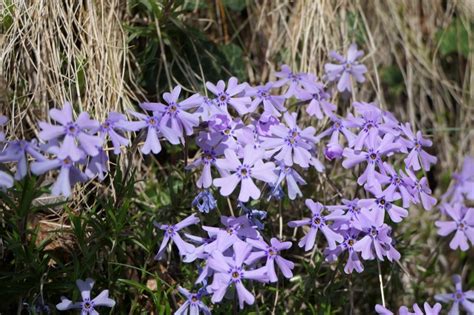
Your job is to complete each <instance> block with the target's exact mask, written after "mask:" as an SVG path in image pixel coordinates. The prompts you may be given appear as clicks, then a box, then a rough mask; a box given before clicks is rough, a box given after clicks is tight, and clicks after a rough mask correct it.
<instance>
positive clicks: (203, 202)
mask: <svg viewBox="0 0 474 315" xmlns="http://www.w3.org/2000/svg"><path fill="white" fill-rule="evenodd" d="M192 206H193V207H197V208H198V210H199V212H201V213H209V211H211V210H214V209H215V208H216V207H217V201H216V199H215V198H214V196H213V195H212V193H211V192H210V191H209V190H203V191H201V192H200V193H199V194H198V195H197V196H196V197H195V198H194V199H193V202H192Z"/></svg>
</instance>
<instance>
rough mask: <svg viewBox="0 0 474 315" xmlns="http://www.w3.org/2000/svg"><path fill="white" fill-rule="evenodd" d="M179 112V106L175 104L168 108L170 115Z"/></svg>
mask: <svg viewBox="0 0 474 315" xmlns="http://www.w3.org/2000/svg"><path fill="white" fill-rule="evenodd" d="M177 111H178V106H177V105H176V104H174V103H173V104H170V105H169V106H168V112H169V113H170V114H173V113H175V112H177Z"/></svg>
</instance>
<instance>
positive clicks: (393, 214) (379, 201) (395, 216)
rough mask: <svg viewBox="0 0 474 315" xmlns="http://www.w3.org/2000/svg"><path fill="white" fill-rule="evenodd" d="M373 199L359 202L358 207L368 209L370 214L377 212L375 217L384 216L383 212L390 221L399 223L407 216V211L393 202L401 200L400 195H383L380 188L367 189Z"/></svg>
mask: <svg viewBox="0 0 474 315" xmlns="http://www.w3.org/2000/svg"><path fill="white" fill-rule="evenodd" d="M368 190H369V191H370V192H371V193H372V194H374V195H375V198H366V199H361V200H359V205H360V206H361V207H362V208H365V209H369V210H370V211H371V212H372V213H374V212H379V213H378V214H376V215H377V216H379V215H380V216H382V217H384V216H385V212H387V213H388V216H389V217H390V219H391V220H392V221H393V222H395V223H399V222H401V221H402V219H403V218H406V217H407V216H408V211H407V210H406V209H404V208H402V207H400V206H397V205H396V204H395V203H394V201H396V200H399V199H400V198H401V196H400V194H398V193H393V194H391V195H385V194H384V193H383V192H382V190H381V189H380V188H378V187H377V186H374V187H372V188H370V189H368Z"/></svg>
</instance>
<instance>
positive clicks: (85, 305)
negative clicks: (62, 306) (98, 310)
mask: <svg viewBox="0 0 474 315" xmlns="http://www.w3.org/2000/svg"><path fill="white" fill-rule="evenodd" d="M92 310H94V302H92V301H90V300H89V299H85V300H84V302H82V311H83V312H87V313H89V312H91V311H92Z"/></svg>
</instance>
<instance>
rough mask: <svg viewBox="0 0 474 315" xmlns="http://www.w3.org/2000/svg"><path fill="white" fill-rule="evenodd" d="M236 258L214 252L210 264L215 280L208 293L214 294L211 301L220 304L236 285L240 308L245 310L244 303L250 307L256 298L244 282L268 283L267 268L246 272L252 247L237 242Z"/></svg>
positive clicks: (234, 248)
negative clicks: (246, 263) (232, 286)
mask: <svg viewBox="0 0 474 315" xmlns="http://www.w3.org/2000/svg"><path fill="white" fill-rule="evenodd" d="M233 250H234V257H233V258H230V257H224V255H222V253H221V252H220V251H218V250H215V251H213V252H212V254H211V257H210V258H209V260H208V263H209V265H210V267H211V268H212V269H214V271H215V273H214V278H213V281H212V283H211V285H209V286H208V287H207V288H208V292H209V293H211V294H212V298H211V301H212V302H213V303H218V302H220V301H222V298H223V297H224V295H225V293H226V292H227V289H228V288H229V286H231V285H234V287H235V289H236V291H237V297H238V299H239V306H240V308H241V309H243V308H244V303H247V304H249V305H251V304H253V303H254V302H255V297H254V296H253V295H252V293H251V292H250V291H249V290H247V289H246V288H245V287H244V285H243V283H242V282H243V280H246V279H247V280H256V281H259V282H268V276H267V273H266V271H267V268H266V267H261V268H258V269H254V270H246V269H245V268H244V267H243V263H244V261H245V259H247V258H248V255H249V254H250V252H251V251H252V246H251V245H249V244H247V243H245V242H243V241H237V242H235V243H234V244H233Z"/></svg>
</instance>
